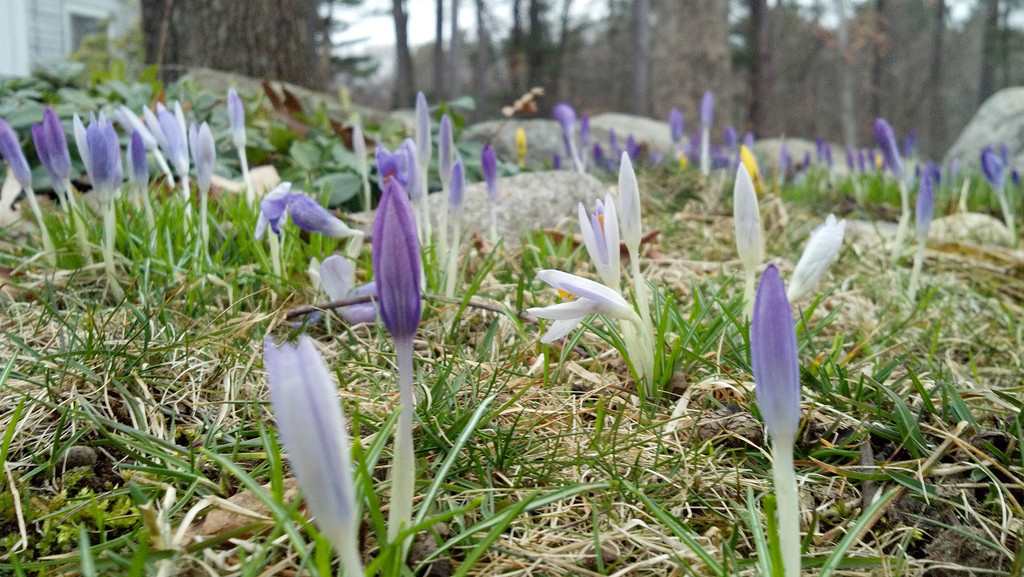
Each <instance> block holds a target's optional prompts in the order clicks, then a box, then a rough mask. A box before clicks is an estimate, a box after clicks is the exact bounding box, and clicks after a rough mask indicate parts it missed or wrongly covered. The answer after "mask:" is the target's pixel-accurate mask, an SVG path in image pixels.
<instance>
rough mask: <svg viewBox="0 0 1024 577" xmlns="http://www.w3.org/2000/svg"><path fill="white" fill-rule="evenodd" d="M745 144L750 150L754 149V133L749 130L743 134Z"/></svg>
mask: <svg viewBox="0 0 1024 577" xmlns="http://www.w3.org/2000/svg"><path fill="white" fill-rule="evenodd" d="M743 146H746V147H747V149H748V150H751V151H753V150H754V133H753V132H747V133H746V134H744V135H743Z"/></svg>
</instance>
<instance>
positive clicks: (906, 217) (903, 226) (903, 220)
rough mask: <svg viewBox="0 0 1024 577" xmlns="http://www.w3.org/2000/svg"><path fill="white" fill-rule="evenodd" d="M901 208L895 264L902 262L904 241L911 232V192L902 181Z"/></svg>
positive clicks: (894, 254) (894, 245)
mask: <svg viewBox="0 0 1024 577" xmlns="http://www.w3.org/2000/svg"><path fill="white" fill-rule="evenodd" d="M900 207H901V210H902V213H901V214H900V223H899V225H898V226H897V227H896V240H895V241H894V242H893V245H892V261H893V263H896V262H898V261H899V260H900V256H901V255H902V252H903V240H904V239H905V238H906V237H907V231H909V230H910V192H909V191H908V190H907V183H906V182H903V181H902V180H901V181H900Z"/></svg>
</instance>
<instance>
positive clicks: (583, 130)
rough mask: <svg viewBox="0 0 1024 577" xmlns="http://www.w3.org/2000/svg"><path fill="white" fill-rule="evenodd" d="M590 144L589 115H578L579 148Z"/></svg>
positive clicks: (585, 147) (584, 147) (584, 148)
mask: <svg viewBox="0 0 1024 577" xmlns="http://www.w3.org/2000/svg"><path fill="white" fill-rule="evenodd" d="M589 145H590V115H588V114H584V115H583V116H581V117H580V148H582V149H583V150H586V149H587V146H589Z"/></svg>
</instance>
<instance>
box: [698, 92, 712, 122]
mask: <svg viewBox="0 0 1024 577" xmlns="http://www.w3.org/2000/svg"><path fill="white" fill-rule="evenodd" d="M714 119H715V97H714V95H712V94H711V91H710V90H707V91H705V92H704V96H703V97H702V98H701V100H700V123H701V124H702V125H703V126H706V127H710V126H711V123H712V122H713V121H714Z"/></svg>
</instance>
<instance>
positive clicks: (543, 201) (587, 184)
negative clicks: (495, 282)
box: [430, 170, 608, 247]
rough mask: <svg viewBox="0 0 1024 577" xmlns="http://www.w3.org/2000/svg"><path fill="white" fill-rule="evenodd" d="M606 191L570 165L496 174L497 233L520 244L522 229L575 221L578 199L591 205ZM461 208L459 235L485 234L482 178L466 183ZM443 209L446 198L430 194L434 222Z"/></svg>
mask: <svg viewBox="0 0 1024 577" xmlns="http://www.w3.org/2000/svg"><path fill="white" fill-rule="evenodd" d="M607 193H608V189H607V188H605V186H604V184H602V183H601V181H599V180H597V179H596V178H594V177H593V176H590V175H589V174H580V173H578V172H574V171H571V170H557V171H549V172H530V173H524V174H517V175H515V176H510V177H507V178H502V179H499V180H498V202H499V204H498V236H500V237H504V239H505V246H506V247H512V246H519V237H520V235H521V234H522V233H523V232H527V231H532V230H545V229H550V228H555V227H556V226H557V225H558V224H559V223H560V222H562V221H564V220H566V219H571V221H572V222H576V218H577V208H576V207H577V205H578V204H579V203H581V202H582V203H583V204H584V205H585V206H587V207H590V206H591V205H593V204H594V201H595V200H596V199H598V198H602V199H603V198H604V196H605V194H607ZM464 207H465V208H464V209H463V211H464V212H463V215H462V231H463V234H464V235H469V234H472V233H473V232H478V233H480V234H481V235H482V236H484V237H485V238H487V237H489V235H490V230H491V201H490V198H489V197H488V196H487V185H486V184H485V183H483V182H479V183H474V184H470V185H467V186H466V190H465V205H464ZM442 210H448V199H447V198H444V195H442V194H431V195H430V214H431V217H432V220H433V222H434V223H435V225H436V223H437V215H438V214H440V211H442ZM449 220H450V219H449ZM572 232H573V233H575V232H577V230H576V229H572ZM464 238H465V237H464Z"/></svg>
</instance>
